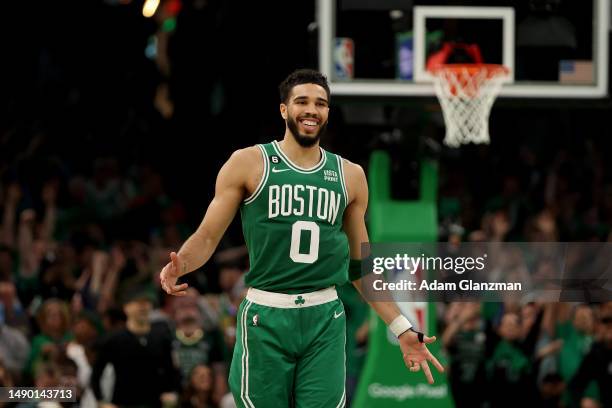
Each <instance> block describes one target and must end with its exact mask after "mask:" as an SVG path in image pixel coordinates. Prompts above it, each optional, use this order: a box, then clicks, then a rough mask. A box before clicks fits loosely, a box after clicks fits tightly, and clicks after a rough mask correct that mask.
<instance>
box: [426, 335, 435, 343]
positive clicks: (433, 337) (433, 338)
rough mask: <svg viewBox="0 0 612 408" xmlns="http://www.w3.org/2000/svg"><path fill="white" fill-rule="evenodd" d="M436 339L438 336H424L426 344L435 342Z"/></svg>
mask: <svg viewBox="0 0 612 408" xmlns="http://www.w3.org/2000/svg"><path fill="white" fill-rule="evenodd" d="M434 341H436V336H432V337H429V336H423V343H425V344H430V343H433V342H434Z"/></svg>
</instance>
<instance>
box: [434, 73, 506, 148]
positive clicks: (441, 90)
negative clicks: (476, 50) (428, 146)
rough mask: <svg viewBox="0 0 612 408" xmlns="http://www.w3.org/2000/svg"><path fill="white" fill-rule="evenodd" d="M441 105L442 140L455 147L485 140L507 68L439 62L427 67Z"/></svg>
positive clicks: (487, 139)
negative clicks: (444, 126) (442, 121)
mask: <svg viewBox="0 0 612 408" xmlns="http://www.w3.org/2000/svg"><path fill="white" fill-rule="evenodd" d="M429 71H430V72H431V74H432V75H433V77H434V88H435V90H436V95H437V96H438V100H439V101H440V105H441V106H442V112H443V114H444V123H445V124H446V137H445V138H444V143H445V144H446V145H447V146H450V147H459V146H460V145H462V144H467V143H487V144H488V143H489V114H490V112H491V107H492V106H493V102H494V101H495V98H497V96H498V95H499V92H500V90H501V87H502V83H503V82H504V79H506V78H507V77H508V75H509V70H508V68H506V67H504V66H503V65H495V64H481V63H475V64H440V65H437V66H435V67H430V68H429Z"/></svg>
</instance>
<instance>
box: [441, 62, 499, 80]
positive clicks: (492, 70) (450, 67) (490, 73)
mask: <svg viewBox="0 0 612 408" xmlns="http://www.w3.org/2000/svg"><path fill="white" fill-rule="evenodd" d="M482 70H486V72H487V78H493V77H496V76H505V75H508V74H509V73H510V70H509V69H508V68H507V67H505V66H503V65H499V64H443V65H440V66H439V67H436V68H432V69H431V70H430V71H431V73H432V74H434V75H439V74H440V73H441V72H452V73H454V74H463V73H464V72H466V71H467V73H468V74H469V75H471V76H473V75H476V74H478V73H479V72H481V71H482Z"/></svg>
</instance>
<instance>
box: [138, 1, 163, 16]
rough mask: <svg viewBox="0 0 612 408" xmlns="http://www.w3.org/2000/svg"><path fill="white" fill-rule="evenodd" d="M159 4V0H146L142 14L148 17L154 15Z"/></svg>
mask: <svg viewBox="0 0 612 408" xmlns="http://www.w3.org/2000/svg"><path fill="white" fill-rule="evenodd" d="M158 6H159V0H146V1H145V3H144V4H143V6H142V15H143V16H145V17H147V18H149V17H153V15H154V14H155V11H156V10H157V7H158Z"/></svg>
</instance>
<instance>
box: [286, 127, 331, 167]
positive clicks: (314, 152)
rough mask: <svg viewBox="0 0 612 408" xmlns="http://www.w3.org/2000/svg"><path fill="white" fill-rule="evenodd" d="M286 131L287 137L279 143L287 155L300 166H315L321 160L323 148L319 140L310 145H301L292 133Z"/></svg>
mask: <svg viewBox="0 0 612 408" xmlns="http://www.w3.org/2000/svg"><path fill="white" fill-rule="evenodd" d="M288 132H289V131H287V133H285V137H284V138H283V140H281V141H280V142H279V143H278V144H279V146H280V148H281V150H282V151H283V153H285V155H286V156H287V157H288V158H289V160H291V161H292V162H293V163H295V164H297V165H298V166H300V167H303V168H305V169H308V168H310V167H314V166H316V165H317V163H319V161H321V149H319V142H318V141H317V143H315V144H313V145H312V146H309V147H304V146H301V145H300V144H299V143H298V142H296V140H295V138H294V137H293V135H292V134H290V133H288Z"/></svg>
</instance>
